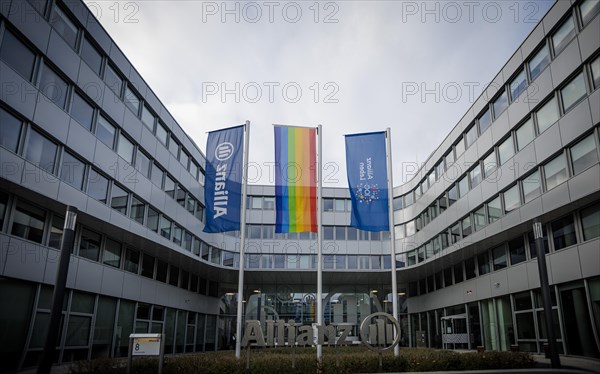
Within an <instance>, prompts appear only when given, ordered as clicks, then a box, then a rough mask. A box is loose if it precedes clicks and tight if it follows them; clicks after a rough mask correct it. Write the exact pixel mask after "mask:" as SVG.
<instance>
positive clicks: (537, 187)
mask: <svg viewBox="0 0 600 374" xmlns="http://www.w3.org/2000/svg"><path fill="white" fill-rule="evenodd" d="M541 194H542V184H541V183H540V172H539V170H536V171H535V172H534V173H533V174H530V175H529V176H528V177H527V178H525V179H523V197H524V198H525V203H526V204H527V203H528V202H530V201H531V200H533V199H535V198H536V197H538V196H540V195H541Z"/></svg>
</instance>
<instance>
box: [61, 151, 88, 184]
mask: <svg viewBox="0 0 600 374" xmlns="http://www.w3.org/2000/svg"><path fill="white" fill-rule="evenodd" d="M84 173H85V164H84V163H83V162H82V161H80V160H79V159H78V158H77V157H75V156H73V155H72V154H71V153H69V152H66V151H65V152H64V153H63V157H62V163H61V166H60V179H61V180H62V181H64V182H66V183H68V184H70V185H71V186H73V187H75V188H77V189H78V190H81V189H83V177H84Z"/></svg>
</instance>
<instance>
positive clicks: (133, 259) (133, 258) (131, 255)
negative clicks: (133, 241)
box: [124, 248, 140, 274]
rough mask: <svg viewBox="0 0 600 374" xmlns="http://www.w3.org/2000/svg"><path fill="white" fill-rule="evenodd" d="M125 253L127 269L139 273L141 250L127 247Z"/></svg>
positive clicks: (125, 267)
mask: <svg viewBox="0 0 600 374" xmlns="http://www.w3.org/2000/svg"><path fill="white" fill-rule="evenodd" d="M125 253H126V254H125V266H124V269H125V271H128V272H130V273H134V274H137V273H138V269H139V266H140V252H138V251H136V250H134V249H131V248H127V251H126V252H125Z"/></svg>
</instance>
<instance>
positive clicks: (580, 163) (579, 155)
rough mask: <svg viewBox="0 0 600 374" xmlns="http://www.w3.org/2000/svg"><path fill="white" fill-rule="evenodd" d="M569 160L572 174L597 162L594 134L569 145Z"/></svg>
mask: <svg viewBox="0 0 600 374" xmlns="http://www.w3.org/2000/svg"><path fill="white" fill-rule="evenodd" d="M571 161H572V162H573V174H579V173H581V172H582V171H584V170H586V169H587V168H589V167H590V166H592V165H594V164H595V163H597V162H598V151H597V150H596V141H595V140H594V134H592V135H589V136H588V137H586V138H584V139H583V140H581V141H580V142H579V143H577V144H575V145H574V146H573V147H571Z"/></svg>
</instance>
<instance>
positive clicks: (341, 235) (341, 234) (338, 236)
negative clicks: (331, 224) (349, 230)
mask: <svg viewBox="0 0 600 374" xmlns="http://www.w3.org/2000/svg"><path fill="white" fill-rule="evenodd" d="M373 234H378V232H372V233H371V235H373ZM372 239H373V238H372ZM335 240H346V227H344V226H335ZM373 240H375V239H373Z"/></svg>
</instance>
